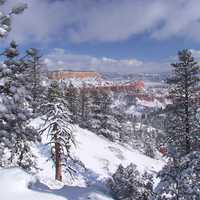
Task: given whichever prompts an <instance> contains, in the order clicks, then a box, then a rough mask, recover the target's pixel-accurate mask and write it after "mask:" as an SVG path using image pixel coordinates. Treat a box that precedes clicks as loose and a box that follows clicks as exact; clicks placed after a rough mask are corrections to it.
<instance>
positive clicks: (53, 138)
mask: <svg viewBox="0 0 200 200" xmlns="http://www.w3.org/2000/svg"><path fill="white" fill-rule="evenodd" d="M43 107H44V108H45V110H46V116H47V118H46V123H45V126H44V128H43V129H42V130H41V132H42V133H43V132H44V131H46V130H48V137H49V139H50V142H49V144H50V145H51V153H52V159H53V160H54V162H55V179H56V180H59V181H62V166H63V165H64V166H66V169H67V170H68V171H69V172H70V170H72V168H71V167H70V166H69V162H68V161H69V160H72V161H73V158H72V157H71V155H70V148H71V145H74V144H75V143H74V137H73V132H72V127H71V125H70V122H71V121H70V118H69V115H70V114H69V113H70V112H69V110H68V107H67V103H66V101H65V100H64V96H63V93H62V90H61V88H60V87H59V84H58V83H57V82H52V83H51V85H50V86H49V89H48V102H47V103H46V104H44V105H43Z"/></svg>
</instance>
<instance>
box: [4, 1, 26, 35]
mask: <svg viewBox="0 0 200 200" xmlns="http://www.w3.org/2000/svg"><path fill="white" fill-rule="evenodd" d="M5 3H6V0H0V6H2V5H4V4H5ZM26 8H27V4H25V3H17V4H15V5H14V6H13V7H12V9H11V11H10V12H9V14H4V13H3V12H1V11H0V15H1V17H0V38H3V37H6V36H7V35H8V33H9V32H10V31H11V21H12V20H11V17H12V16H13V15H18V14H21V13H22V12H23V11H24V10H25V9H26Z"/></svg>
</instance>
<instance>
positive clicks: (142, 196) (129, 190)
mask: <svg viewBox="0 0 200 200" xmlns="http://www.w3.org/2000/svg"><path fill="white" fill-rule="evenodd" d="M108 186H109V188H110V189H111V192H112V194H113V196H114V197H115V199H117V200H148V198H149V196H150V195H151V194H152V192H153V176H152V175H151V174H148V173H147V172H145V173H144V174H142V175H141V174H140V173H139V171H138V170H137V168H136V165H134V164H132V163H131V164H130V165H128V166H127V167H126V168H125V167H123V166H122V165H119V167H118V168H117V170H116V172H115V173H114V174H113V175H112V178H110V179H109V180H108Z"/></svg>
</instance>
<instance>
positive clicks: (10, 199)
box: [0, 169, 66, 200]
mask: <svg viewBox="0 0 200 200" xmlns="http://www.w3.org/2000/svg"><path fill="white" fill-rule="evenodd" d="M32 181H34V179H33V176H31V175H28V174H27V173H25V172H24V171H22V170H20V169H1V170H0V193H1V197H0V199H2V200H64V199H65V198H63V197H59V196H57V195H54V194H47V193H41V192H36V191H32V190H29V189H28V184H29V183H30V182H32ZM65 200H66V199H65Z"/></svg>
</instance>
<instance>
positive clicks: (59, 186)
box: [0, 120, 163, 200]
mask: <svg viewBox="0 0 200 200" xmlns="http://www.w3.org/2000/svg"><path fill="white" fill-rule="evenodd" d="M32 124H33V125H34V126H35V127H39V124H41V120H35V121H34V122H33V123H32ZM74 133H75V139H76V147H74V148H73V155H74V157H76V158H77V159H79V160H80V161H81V162H82V163H83V164H84V165H85V168H83V167H81V166H76V167H75V169H76V170H77V173H76V174H74V178H73V179H72V178H71V177H70V176H69V175H68V174H67V173H65V176H64V177H63V179H64V181H63V183H60V182H57V181H54V168H53V163H52V161H47V160H48V158H49V147H48V146H47V145H45V143H46V142H47V138H46V136H45V135H44V136H43V144H38V145H36V146H33V147H32V149H33V151H34V154H35V155H36V157H37V164H38V168H39V169H40V170H39V171H38V173H37V174H36V175H34V176H32V175H28V174H26V173H25V172H23V171H21V170H19V169H8V170H0V193H1V194H2V192H3V195H4V196H3V197H4V198H1V199H3V200H13V199H15V200H27V199H29V200H43V199H44V200H54V199H56V200H62V199H65V200H84V199H90V200H112V198H111V197H109V195H108V191H107V189H106V186H105V184H104V181H105V180H106V179H107V178H108V177H109V176H110V175H111V174H112V173H113V172H114V171H115V170H116V168H117V166H118V165H119V164H120V163H121V164H123V165H124V166H126V165H128V164H129V163H130V162H133V163H134V164H136V165H137V166H138V170H139V171H141V172H143V171H145V170H147V171H150V172H152V173H154V172H157V171H159V170H160V169H161V168H162V166H163V162H162V161H159V160H154V159H151V158H149V157H146V156H144V155H142V154H141V153H139V152H138V151H136V150H133V149H132V148H130V147H128V146H123V145H121V144H117V143H112V142H110V141H108V140H106V139H105V138H103V137H100V136H97V135H96V134H94V133H92V132H90V131H88V130H84V129H81V128H79V127H78V126H75V127H74ZM33 180H36V181H33ZM32 181H33V182H34V183H33V184H31V189H28V187H27V185H28V183H29V182H32ZM10 187H12V188H13V189H12V190H11V192H8V191H7V192H6V190H4V189H3V188H8V189H10ZM1 190H4V191H1ZM55 195H56V196H55ZM13 197H15V198H13Z"/></svg>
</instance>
